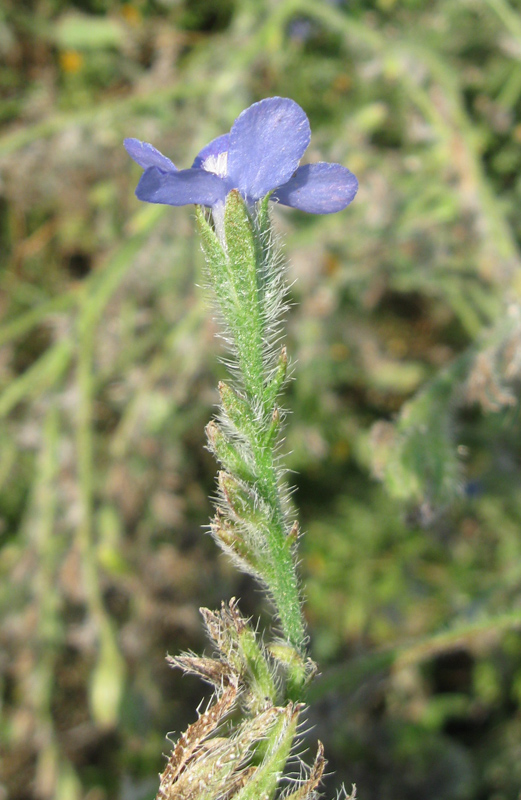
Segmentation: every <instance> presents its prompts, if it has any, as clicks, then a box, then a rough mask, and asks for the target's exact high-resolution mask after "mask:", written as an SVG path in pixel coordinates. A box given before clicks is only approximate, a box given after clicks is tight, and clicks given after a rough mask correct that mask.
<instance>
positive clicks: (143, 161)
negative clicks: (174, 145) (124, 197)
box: [123, 139, 177, 172]
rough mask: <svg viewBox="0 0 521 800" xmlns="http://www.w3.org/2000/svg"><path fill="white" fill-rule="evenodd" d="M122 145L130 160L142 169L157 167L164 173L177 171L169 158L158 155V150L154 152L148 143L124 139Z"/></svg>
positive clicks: (154, 149) (153, 148)
mask: <svg viewBox="0 0 521 800" xmlns="http://www.w3.org/2000/svg"><path fill="white" fill-rule="evenodd" d="M123 144H124V146H125V150H126V151H127V153H128V154H129V156H130V158H133V159H134V161H135V162H136V163H137V164H139V166H140V167H143V169H148V168H149V167H157V168H158V169H162V170H164V171H165V172H173V171H175V170H177V167H176V166H175V165H174V164H173V163H172V161H170V159H169V158H167V157H166V156H164V155H163V153H160V152H159V150H156V148H155V147H153V146H152V145H151V144H149V143H148V142H140V141H139V139H125V141H124V142H123Z"/></svg>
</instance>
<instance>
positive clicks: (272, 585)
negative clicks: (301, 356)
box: [197, 191, 306, 679]
mask: <svg viewBox="0 0 521 800" xmlns="http://www.w3.org/2000/svg"><path fill="white" fill-rule="evenodd" d="M268 199H269V198H268V197H267V198H265V199H264V200H263V201H261V202H260V203H259V204H258V205H257V207H256V208H253V209H252V208H249V207H248V206H247V204H246V203H245V202H244V200H243V199H242V198H241V196H240V195H239V193H238V192H236V191H232V192H231V193H230V194H229V195H228V197H227V200H226V206H225V208H224V209H220V210H219V212H217V213H219V214H220V216H221V218H220V220H219V222H220V224H219V225H216V226H215V230H214V228H213V227H212V226H211V225H210V223H209V222H208V220H207V219H206V217H205V214H204V212H203V210H202V209H201V208H198V211H197V219H198V223H199V230H200V233H201V238H202V243H203V249H204V252H205V256H206V262H207V268H208V276H209V280H210V283H211V285H212V288H213V291H214V294H215V298H216V301H217V307H218V310H219V314H220V316H221V318H222V323H223V325H224V338H225V341H226V342H227V345H228V347H229V351H230V354H231V357H230V359H229V360H228V361H227V365H228V368H229V370H230V373H231V377H232V380H231V381H230V382H229V383H228V382H226V383H221V384H220V386H219V392H220V396H221V406H220V409H219V414H218V417H217V419H216V420H215V421H212V422H211V423H210V424H209V425H208V427H207V436H208V442H209V447H210V449H211V450H212V452H213V453H214V454H215V456H216V458H217V459H218V461H219V462H220V464H221V466H222V470H221V472H220V473H219V492H218V501H217V514H216V517H215V519H214V520H213V523H212V533H213V535H214V537H215V539H216V540H217V541H218V543H219V544H220V546H221V547H222V548H223V549H224V550H225V551H226V552H227V553H229V554H230V555H231V556H232V558H233V559H234V560H235V561H236V562H237V563H238V565H239V566H240V567H241V568H242V569H246V570H247V571H248V572H249V573H250V574H252V575H254V576H255V577H256V578H257V579H258V580H259V581H261V582H262V583H263V584H264V585H265V586H266V588H267V590H268V593H269V595H270V597H271V599H272V601H273V604H274V606H275V609H276V612H277V615H278V618H279V620H280V625H281V628H282V633H283V636H284V639H285V640H286V642H287V643H288V644H289V645H291V647H292V648H293V649H294V650H295V651H296V653H298V654H299V656H304V654H305V649H306V631H305V625H304V621H303V617H302V607H301V600H300V596H299V587H298V580H297V574H296V563H295V555H294V546H295V542H296V539H297V536H298V527H297V524H296V522H295V521H294V520H292V519H291V517H290V511H289V504H288V499H287V489H286V487H285V485H284V483H283V480H282V473H281V470H280V468H279V466H278V456H277V448H278V444H279V435H280V428H281V423H282V419H283V413H282V411H281V409H280V407H279V405H278V397H279V394H280V392H281V389H282V387H283V385H284V382H285V380H286V372H287V356H286V350H285V348H284V347H281V345H280V338H281V331H280V322H281V316H282V314H283V312H284V310H285V307H286V306H285V292H286V286H285V282H284V276H283V271H282V265H281V260H280V258H279V257H278V255H277V251H276V248H275V246H274V243H273V237H272V232H271V224H270V218H269V214H268V209H267V203H268ZM215 213H216V212H214V216H215ZM299 661H300V659H299ZM303 678H304V675H302V679H303Z"/></svg>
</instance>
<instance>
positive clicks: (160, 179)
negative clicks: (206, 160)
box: [136, 167, 226, 206]
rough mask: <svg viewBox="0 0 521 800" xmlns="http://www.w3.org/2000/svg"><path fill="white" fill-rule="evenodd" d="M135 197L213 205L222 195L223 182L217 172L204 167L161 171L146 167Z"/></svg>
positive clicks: (224, 192)
mask: <svg viewBox="0 0 521 800" xmlns="http://www.w3.org/2000/svg"><path fill="white" fill-rule="evenodd" d="M136 197H137V198H138V200H145V201H146V202H147V203H164V204H166V205H169V206H186V205H189V204H190V203H195V204H196V205H202V206H214V205H216V204H217V203H219V202H223V201H224V199H225V197H226V184H225V182H224V181H223V180H221V178H219V177H218V176H217V175H214V174H213V173H211V172H206V171H205V170H204V169H182V170H177V171H176V172H163V171H162V170H161V169H157V167H150V168H149V169H147V170H146V172H144V173H143V175H142V176H141V180H140V181H139V183H138V185H137V189H136Z"/></svg>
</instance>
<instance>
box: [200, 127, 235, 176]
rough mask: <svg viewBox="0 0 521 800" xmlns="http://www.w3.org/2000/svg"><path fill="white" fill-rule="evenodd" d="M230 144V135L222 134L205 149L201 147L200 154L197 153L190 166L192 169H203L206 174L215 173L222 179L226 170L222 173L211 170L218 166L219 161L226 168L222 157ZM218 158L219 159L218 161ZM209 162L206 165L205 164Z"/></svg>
mask: <svg viewBox="0 0 521 800" xmlns="http://www.w3.org/2000/svg"><path fill="white" fill-rule="evenodd" d="M229 143H230V134H229V133H223V135H222V136H218V137H217V139H213V140H212V141H211V142H210V144H207V145H206V147H203V149H202V150H201V152H200V153H198V154H197V155H196V157H195V161H194V163H193V164H192V168H194V167H201V169H205V170H206V171H207V172H215V173H216V174H217V175H220V176H221V178H224V176H225V175H226V169H225V170H224V173H223V172H222V171H219V172H218V171H217V169H212V167H216V166H218V165H219V161H220V162H221V163H223V161H224V166H225V167H226V163H225V159H223V158H222V157H223V156H224V154H225V153H227V152H228V147H229ZM219 156H220V157H221V158H220V159H219ZM207 161H209V163H208V164H207V163H206V162H207Z"/></svg>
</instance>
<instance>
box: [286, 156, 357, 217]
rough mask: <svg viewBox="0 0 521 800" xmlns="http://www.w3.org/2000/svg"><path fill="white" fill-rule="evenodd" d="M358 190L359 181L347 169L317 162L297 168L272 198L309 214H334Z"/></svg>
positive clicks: (351, 198) (348, 201) (345, 204)
mask: <svg viewBox="0 0 521 800" xmlns="http://www.w3.org/2000/svg"><path fill="white" fill-rule="evenodd" d="M357 191H358V181H357V179H356V178H355V176H354V175H353V173H352V172H350V171H349V170H348V169H346V167H342V166H341V165H340V164H328V163H326V162H324V161H320V162H318V164H306V165H305V166H303V167H299V168H298V170H297V171H296V173H295V174H294V176H293V177H292V178H291V180H289V181H288V182H287V183H286V184H284V186H279V188H278V189H277V190H276V191H275V192H273V194H272V196H271V199H272V200H278V201H279V203H282V204H283V205H285V206H291V207H292V208H298V209H299V210H300V211H307V212H308V213H309V214H333V213H334V212H335V211H342V209H343V208H345V207H346V206H348V205H349V203H350V202H351V201H352V200H354V198H355V195H356V193H357Z"/></svg>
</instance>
